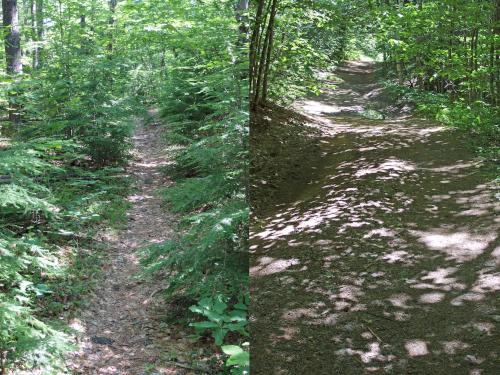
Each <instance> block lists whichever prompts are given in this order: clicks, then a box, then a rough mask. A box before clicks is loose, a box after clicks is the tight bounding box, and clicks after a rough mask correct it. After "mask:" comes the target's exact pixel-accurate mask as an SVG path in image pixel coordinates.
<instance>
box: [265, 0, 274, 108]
mask: <svg viewBox="0 0 500 375" xmlns="http://www.w3.org/2000/svg"><path fill="white" fill-rule="evenodd" d="M277 5H278V0H273V5H272V8H271V18H270V19H269V31H268V32H269V46H268V48H267V57H266V66H265V69H264V81H263V83H262V103H263V104H265V103H266V101H267V92H268V85H269V69H270V67H271V60H272V54H273V42H274V20H275V19H276V11H277Z"/></svg>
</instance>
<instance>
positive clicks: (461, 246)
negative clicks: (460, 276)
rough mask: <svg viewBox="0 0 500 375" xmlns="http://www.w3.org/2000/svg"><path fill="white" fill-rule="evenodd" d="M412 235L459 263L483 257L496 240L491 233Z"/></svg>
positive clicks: (434, 231) (419, 232)
mask: <svg viewBox="0 0 500 375" xmlns="http://www.w3.org/2000/svg"><path fill="white" fill-rule="evenodd" d="M410 233H411V234H413V235H414V236H416V237H418V240H419V241H420V242H422V243H424V244H425V245H426V246H427V247H428V248H429V249H431V250H438V251H441V252H444V253H446V254H448V255H449V258H451V259H454V260H457V261H459V262H465V261H470V260H472V259H474V258H476V257H477V256H479V255H481V254H482V253H483V251H484V250H485V249H486V248H487V247H488V245H489V243H490V242H491V241H493V240H494V239H495V236H494V235H493V234H491V233H488V234H483V235H481V234H471V233H468V232H460V231H457V232H453V233H449V232H447V231H445V230H432V231H427V232H424V231H416V230H411V231H410Z"/></svg>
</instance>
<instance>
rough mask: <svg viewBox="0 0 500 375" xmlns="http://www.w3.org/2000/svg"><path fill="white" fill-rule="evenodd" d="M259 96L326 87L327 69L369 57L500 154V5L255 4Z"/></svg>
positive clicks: (423, 104)
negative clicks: (321, 79) (321, 80)
mask: <svg viewBox="0 0 500 375" xmlns="http://www.w3.org/2000/svg"><path fill="white" fill-rule="evenodd" d="M252 14H254V15H255V16H254V18H253V20H252V21H253V27H252V30H253V34H252V42H251V55H250V59H251V79H250V84H251V100H252V108H253V109H254V110H257V109H258V107H259V106H262V105H265V103H266V101H267V100H268V97H269V99H270V100H271V101H273V102H278V103H280V102H283V101H285V102H286V101H287V100H289V99H294V98H296V97H298V96H304V95H307V94H309V93H311V92H318V87H319V84H318V74H317V72H318V71H325V70H328V69H329V68H331V67H332V66H334V65H335V64H338V63H339V62H341V61H342V60H344V59H346V58H356V57H359V56H362V55H365V56H367V57H370V58H372V59H373V60H376V61H380V62H383V66H384V67H385V73H386V75H387V76H388V78H390V79H392V82H393V83H395V84H398V85H400V86H401V88H406V89H410V91H408V90H402V89H401V88H400V89H397V90H396V91H398V92H399V93H400V94H401V95H402V97H404V99H406V100H408V99H410V100H412V101H415V102H416V104H417V105H418V107H419V108H420V109H421V110H422V111H424V112H425V113H427V114H431V115H432V116H435V117H436V118H437V119H438V120H440V121H443V122H445V123H448V124H451V125H454V126H458V127H460V128H463V129H466V130H467V131H469V132H471V133H473V134H476V135H479V139H480V141H479V142H480V144H482V145H487V146H486V148H487V149H488V150H489V153H490V156H491V155H493V157H495V154H497V155H498V147H499V146H498V140H499V139H500V135H499V131H500V130H499V129H500V128H499V123H498V118H500V116H499V109H498V108H499V107H498V105H499V97H500V91H499V90H500V57H499V56H500V2H499V1H498V0H484V1H457V0H447V1H433V0H417V1H409V0H404V1H401V0H396V1H391V0H387V1H373V0H356V1H326V0H325V1H314V2H312V1H306V2H304V1H294V0H261V1H258V2H255V3H254V9H253V11H252Z"/></svg>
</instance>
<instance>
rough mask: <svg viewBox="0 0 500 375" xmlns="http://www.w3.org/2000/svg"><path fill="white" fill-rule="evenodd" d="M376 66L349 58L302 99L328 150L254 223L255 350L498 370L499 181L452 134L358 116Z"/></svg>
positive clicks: (285, 368)
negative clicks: (307, 177) (325, 87)
mask: <svg viewBox="0 0 500 375" xmlns="http://www.w3.org/2000/svg"><path fill="white" fill-rule="evenodd" d="M372 72H373V70H372V67H371V66H370V65H369V64H364V63H356V64H350V65H348V67H346V68H344V69H343V70H341V71H340V72H339V76H340V77H342V79H343V80H344V83H340V84H339V89H338V90H336V91H328V92H326V93H325V94H323V95H322V96H321V97H320V98H315V99H314V100H306V101H304V102H302V103H301V104H298V106H299V107H300V108H301V109H302V110H303V111H305V112H306V113H307V114H308V115H309V116H310V121H311V124H310V126H312V127H315V128H319V129H320V130H321V132H322V134H323V136H322V137H321V138H319V139H318V144H319V147H320V151H321V152H320V157H319V158H318V160H317V161H316V164H315V167H317V170H316V171H315V173H314V174H313V176H312V178H311V181H310V182H309V183H308V184H307V185H303V184H300V185H297V186H289V187H288V189H292V192H293V193H290V192H287V194H284V195H283V198H281V200H280V199H279V198H278V200H277V202H275V203H276V204H275V206H274V207H269V208H267V209H266V210H265V211H264V215H263V217H262V218H259V220H255V221H254V224H253V228H252V233H251V244H252V246H251V258H252V262H251V263H252V268H251V277H252V292H253V301H254V305H253V323H252V333H253V348H254V354H253V360H254V361H255V362H257V363H261V361H265V362H266V363H267V366H268V371H269V372H268V373H273V374H298V373H304V374H306V373H307V374H361V373H372V372H373V373H384V372H391V371H392V373H397V374H402V373H424V372H429V371H431V372H429V373H432V374H451V373H457V374H458V373H464V374H465V373H468V372H467V370H463V369H468V368H470V371H471V372H470V373H471V374H472V373H482V374H493V373H494V369H495V368H496V369H497V370H498V367H497V365H495V363H497V364H498V361H499V353H498V342H499V341H498V339H499V331H498V323H499V321H500V315H499V314H500V313H499V307H500V306H499V304H500V302H499V299H498V298H497V295H495V293H498V291H499V290H500V273H499V269H498V266H499V264H500V259H499V258H500V247H499V246H500V242H499V229H500V220H498V213H499V210H500V202H499V201H498V199H497V198H496V197H495V189H496V187H495V184H494V183H489V182H488V177H487V175H485V173H484V172H483V171H482V169H481V164H480V163H479V161H478V160H477V159H475V158H474V156H473V155H472V153H471V151H470V150H469V149H468V148H467V146H466V145H465V143H464V141H463V139H461V137H460V136H459V135H458V134H455V133H453V132H451V131H449V130H448V129H446V128H443V127H442V126H437V125H435V124H433V123H429V122H427V121H425V120H422V119H419V118H415V117H411V116H406V115H401V116H397V117H393V118H388V119H385V120H380V119H378V120H374V119H369V118H365V117H363V116H361V115H360V112H362V111H363V110H364V106H366V105H367V100H373V99H370V98H371V97H370V96H366V91H365V90H366V87H361V88H359V89H358V86H362V85H359V83H360V82H368V83H370V82H371V79H373V77H372V75H371V73H372ZM356 85H358V86H356ZM370 85H371V84H370ZM373 90H375V87H372V86H371V87H369V91H370V92H371V91H373ZM344 101H345V102H346V103H350V104H343V102H344ZM353 103H354V105H353ZM358 106H359V107H360V108H358ZM351 110H355V111H356V112H358V113H357V114H356V113H353V112H351ZM290 152H293V151H290ZM302 168H303V169H304V170H306V169H307V168H310V165H306V164H304V165H303V166H302ZM270 358H272V361H270ZM438 364H439V365H438ZM258 366H260V365H258ZM417 368H418V369H419V370H418V371H420V372H418V371H416V370H415V369H417ZM259 369H260V367H259ZM299 369H300V370H299ZM476 370H477V371H478V372H474V371H476ZM481 370H482V371H484V372H481ZM423 371H424V372H423ZM453 371H456V372H453Z"/></svg>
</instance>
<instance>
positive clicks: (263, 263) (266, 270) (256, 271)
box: [250, 257, 300, 276]
mask: <svg viewBox="0 0 500 375" xmlns="http://www.w3.org/2000/svg"><path fill="white" fill-rule="evenodd" d="M258 262H259V263H260V264H259V265H258V266H255V267H251V268H250V275H251V276H266V275H272V274H274V273H279V272H283V271H285V270H287V269H288V268H290V267H292V266H296V265H298V264H300V261H299V260H298V259H295V258H294V259H275V258H271V257H260V258H259V259H258Z"/></svg>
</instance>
